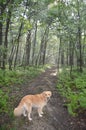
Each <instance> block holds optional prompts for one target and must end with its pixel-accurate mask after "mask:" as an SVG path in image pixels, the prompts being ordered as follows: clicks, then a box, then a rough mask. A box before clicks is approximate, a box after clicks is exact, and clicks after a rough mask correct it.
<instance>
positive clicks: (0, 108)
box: [0, 90, 8, 113]
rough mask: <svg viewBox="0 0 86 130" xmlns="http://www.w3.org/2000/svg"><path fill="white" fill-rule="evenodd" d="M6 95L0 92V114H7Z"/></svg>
mask: <svg viewBox="0 0 86 130" xmlns="http://www.w3.org/2000/svg"><path fill="white" fill-rule="evenodd" d="M7 102H8V94H7V93H5V92H3V91H2V90H0V113H2V112H5V113H7V112H8V103H7Z"/></svg>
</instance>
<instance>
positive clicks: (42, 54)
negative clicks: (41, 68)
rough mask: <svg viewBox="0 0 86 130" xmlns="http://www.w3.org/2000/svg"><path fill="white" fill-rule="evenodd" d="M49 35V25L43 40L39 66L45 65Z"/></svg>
mask: <svg viewBox="0 0 86 130" xmlns="http://www.w3.org/2000/svg"><path fill="white" fill-rule="evenodd" d="M48 33H49V25H48V26H47V27H46V29H45V32H44V35H43V37H42V40H41V45H40V58H39V64H44V63H45V55H46V47H47V40H48Z"/></svg>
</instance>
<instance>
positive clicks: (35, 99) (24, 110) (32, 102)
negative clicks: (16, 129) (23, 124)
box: [14, 91, 52, 120]
mask: <svg viewBox="0 0 86 130" xmlns="http://www.w3.org/2000/svg"><path fill="white" fill-rule="evenodd" d="M51 95H52V93H51V91H44V92H42V93H41V94H36V95H26V96H24V97H23V98H22V99H21V101H20V103H19V105H18V107H16V108H15V109H14V115H15V116H21V115H22V114H23V115H24V116H28V119H29V120H32V118H31V117H30V114H31V111H32V107H37V109H38V114H39V116H40V117H42V114H43V112H42V109H43V107H44V106H45V105H46V104H47V102H48V100H49V99H50V97H51Z"/></svg>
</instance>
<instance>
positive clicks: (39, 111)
mask: <svg viewBox="0 0 86 130" xmlns="http://www.w3.org/2000/svg"><path fill="white" fill-rule="evenodd" d="M38 114H39V116H40V117H42V114H43V112H42V107H39V108H38Z"/></svg>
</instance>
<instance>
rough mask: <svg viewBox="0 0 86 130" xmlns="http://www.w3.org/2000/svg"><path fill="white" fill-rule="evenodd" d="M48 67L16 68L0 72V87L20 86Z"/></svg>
mask: <svg viewBox="0 0 86 130" xmlns="http://www.w3.org/2000/svg"><path fill="white" fill-rule="evenodd" d="M46 67H48V66H44V67H43V66H39V67H35V66H34V67H29V66H26V67H25V68H24V67H18V68H16V70H12V71H10V70H0V86H9V85H12V84H22V83H23V82H25V81H26V80H28V79H29V80H30V79H32V78H34V77H36V76H37V75H38V74H40V73H41V72H43V71H44V70H45V69H46Z"/></svg>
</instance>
